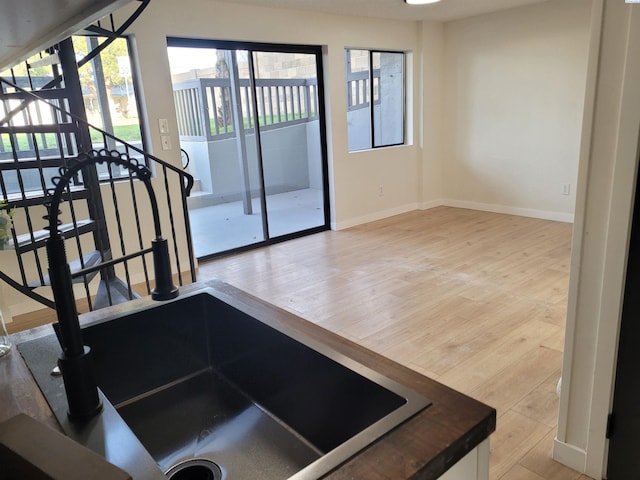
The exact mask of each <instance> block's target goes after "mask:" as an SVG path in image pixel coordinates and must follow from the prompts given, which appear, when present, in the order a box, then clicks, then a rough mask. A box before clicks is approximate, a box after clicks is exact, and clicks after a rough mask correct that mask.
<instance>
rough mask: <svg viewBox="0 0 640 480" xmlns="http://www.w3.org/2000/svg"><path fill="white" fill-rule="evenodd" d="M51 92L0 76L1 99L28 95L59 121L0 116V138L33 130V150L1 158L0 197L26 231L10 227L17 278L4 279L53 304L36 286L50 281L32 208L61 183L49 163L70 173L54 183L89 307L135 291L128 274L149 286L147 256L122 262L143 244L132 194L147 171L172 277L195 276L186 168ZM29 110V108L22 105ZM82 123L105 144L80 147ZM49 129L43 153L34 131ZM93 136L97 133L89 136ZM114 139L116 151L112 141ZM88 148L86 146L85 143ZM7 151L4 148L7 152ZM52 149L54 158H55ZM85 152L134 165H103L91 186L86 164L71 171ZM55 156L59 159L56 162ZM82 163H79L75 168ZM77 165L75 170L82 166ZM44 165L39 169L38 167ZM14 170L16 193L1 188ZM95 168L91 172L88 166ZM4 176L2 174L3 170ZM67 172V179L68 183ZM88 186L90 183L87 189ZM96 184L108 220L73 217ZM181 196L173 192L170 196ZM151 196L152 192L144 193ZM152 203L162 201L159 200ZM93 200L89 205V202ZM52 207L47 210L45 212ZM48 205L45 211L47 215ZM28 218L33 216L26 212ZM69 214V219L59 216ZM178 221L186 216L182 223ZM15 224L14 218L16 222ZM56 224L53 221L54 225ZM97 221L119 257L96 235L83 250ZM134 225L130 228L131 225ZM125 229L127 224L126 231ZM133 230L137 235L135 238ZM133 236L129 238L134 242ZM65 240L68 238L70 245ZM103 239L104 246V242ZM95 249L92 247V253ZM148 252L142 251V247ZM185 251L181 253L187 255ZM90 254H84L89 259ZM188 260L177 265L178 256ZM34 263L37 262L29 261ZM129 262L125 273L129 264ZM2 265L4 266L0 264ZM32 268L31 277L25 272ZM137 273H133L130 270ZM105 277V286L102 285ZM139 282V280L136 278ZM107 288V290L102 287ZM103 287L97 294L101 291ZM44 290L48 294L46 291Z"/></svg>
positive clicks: (140, 212)
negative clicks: (118, 267) (122, 170)
mask: <svg viewBox="0 0 640 480" xmlns="http://www.w3.org/2000/svg"><path fill="white" fill-rule="evenodd" d="M50 98H52V92H49V93H48V94H47V96H46V98H43V97H40V96H38V95H36V94H35V93H34V92H31V91H28V90H25V89H22V88H20V87H18V86H16V85H14V84H12V83H11V82H8V81H6V80H5V79H2V78H0V101H1V100H3V99H4V100H6V101H11V102H14V103H15V102H17V101H21V102H25V103H27V102H34V104H36V105H38V106H39V107H38V108H41V109H48V110H49V111H51V112H52V117H53V118H55V119H56V122H57V123H54V124H43V123H42V122H38V121H37V118H36V117H34V116H31V115H28V116H25V117H24V118H23V120H28V121H29V122H32V123H31V124H28V125H21V124H16V123H13V122H12V121H11V120H9V121H6V122H4V123H2V122H0V138H4V139H5V141H6V140H7V139H8V140H10V141H11V143H12V144H14V143H16V139H17V138H18V137H20V136H23V137H24V136H27V137H28V138H32V140H33V141H32V142H31V143H32V144H33V145H32V147H33V150H34V153H33V158H31V157H30V158H23V157H24V155H23V154H22V153H21V152H17V151H16V149H14V152H13V158H12V160H11V159H7V160H6V161H3V162H2V163H0V194H1V196H2V197H4V198H7V199H8V200H9V204H10V206H11V207H16V209H17V211H16V218H17V219H19V220H20V221H22V223H23V224H26V227H27V231H26V233H25V230H24V225H23V226H22V230H19V231H16V230H12V237H13V245H15V252H16V256H17V259H18V261H17V263H18V267H19V270H18V275H19V276H20V280H18V278H14V277H16V275H15V274H12V275H9V274H8V273H10V272H7V271H0V279H1V280H3V281H5V282H7V283H8V284H9V285H11V286H12V287H14V288H16V289H17V290H19V291H21V292H22V293H23V294H25V295H27V296H29V297H30V298H32V299H34V300H36V301H38V302H40V303H41V304H43V305H45V306H47V307H50V308H55V305H54V302H53V301H51V299H50V298H49V297H48V295H47V296H44V295H43V294H41V293H39V292H40V290H39V289H40V287H44V286H47V285H49V284H50V278H49V276H47V275H46V272H45V271H44V270H43V269H42V268H40V266H39V265H40V264H41V263H42V260H41V259H40V258H39V255H41V254H40V253H39V251H40V249H43V248H44V246H45V237H46V236H45V235H43V233H42V232H41V231H37V230H38V228H42V227H38V226H37V225H38V222H36V221H35V220H36V218H35V217H34V215H35V216H37V217H39V216H42V213H37V209H41V208H43V206H45V205H46V204H47V203H50V201H51V198H50V197H51V196H52V194H53V191H51V190H50V186H51V184H54V185H55V186H56V188H57V187H58V186H59V185H60V181H61V180H56V181H57V182H58V183H57V184H56V183H54V182H53V181H52V179H49V180H47V179H46V177H47V176H48V174H46V172H47V171H49V172H52V167H53V168H56V169H57V168H62V170H60V171H59V175H58V176H59V177H60V178H62V177H63V176H64V175H67V177H68V181H65V182H63V183H64V184H65V185H66V187H64V188H63V187H60V188H61V189H62V190H64V191H62V193H61V199H62V200H61V202H62V203H63V204H64V205H65V207H64V209H63V210H65V212H66V213H65V217H69V216H70V217H71V223H67V224H66V225H63V227H64V228H65V229H66V230H65V232H64V237H65V238H66V239H67V240H68V241H69V242H71V241H73V240H75V242H74V243H75V245H74V253H77V254H78V255H77V256H78V258H77V260H75V261H74V269H73V270H72V276H73V279H74V281H75V282H78V283H80V282H82V283H84V289H85V292H86V303H87V306H88V309H89V310H94V309H96V308H101V307H102V306H107V305H111V304H114V303H118V302H119V301H126V300H128V299H131V298H135V296H136V294H135V292H134V290H133V288H132V287H133V282H132V280H131V278H132V277H133V278H138V279H140V278H143V279H144V280H138V282H139V283H142V282H144V284H146V291H147V293H152V291H151V287H152V285H151V279H150V277H149V275H148V272H147V265H146V260H145V256H144V255H143V256H142V258H141V264H138V265H139V266H136V267H130V266H129V264H128V263H127V262H128V260H130V259H132V258H134V257H136V254H130V253H129V251H133V250H142V249H144V247H145V240H144V228H143V227H142V225H143V224H144V223H145V217H147V214H146V213H145V210H144V209H140V208H139V205H138V201H137V197H136V196H137V193H136V192H137V191H138V189H137V188H136V186H135V184H136V183H138V181H140V183H145V185H146V187H147V190H148V189H149V185H150V183H151V180H152V177H153V184H154V185H155V186H156V188H157V192H156V193H158V194H159V193H161V192H162V195H161V197H160V196H159V197H157V198H156V197H155V195H154V197H153V198H154V199H155V200H152V202H155V203H156V205H154V208H156V207H157V208H159V210H160V211H161V213H162V216H163V219H162V222H163V223H164V221H165V217H168V222H167V223H166V224H165V228H168V230H167V232H166V233H167V235H168V240H169V242H170V244H171V248H172V252H173V255H172V267H173V271H174V272H175V274H176V276H177V283H178V284H179V285H183V284H185V283H189V282H190V281H195V280H196V270H195V256H194V252H193V245H192V238H191V230H190V225H189V211H188V205H187V197H188V196H189V194H190V191H191V188H192V187H193V183H194V179H193V177H192V176H191V175H189V174H188V173H186V172H185V171H184V170H183V169H182V168H181V165H173V164H171V163H168V162H166V161H164V160H162V159H160V158H158V157H156V156H154V155H151V154H150V153H148V152H147V151H146V150H144V149H143V148H140V147H139V146H136V145H133V144H131V143H128V142H124V141H122V140H120V139H119V138H118V137H116V136H114V135H112V134H110V133H109V132H107V131H104V130H102V129H100V128H98V127H96V126H94V125H91V124H90V123H88V122H87V121H86V120H84V119H83V118H81V117H80V116H78V115H75V114H73V113H72V112H68V111H67V110H66V109H63V108H61V105H62V106H64V105H66V103H65V101H62V100H55V101H52V100H48V99H50ZM25 111H28V110H25ZM82 129H88V130H89V131H91V132H92V133H93V135H92V137H93V138H94V142H95V143H94V145H104V146H108V147H109V148H110V150H106V149H103V150H92V151H88V152H87V151H82V150H79V148H80V143H79V142H78V141H77V135H76V132H78V131H80V130H82ZM44 135H48V136H50V137H52V138H53V139H54V140H55V142H54V143H55V144H57V145H58V147H56V150H54V151H50V150H49V151H47V155H45V154H44V152H39V151H38V144H39V139H40V137H41V136H44ZM96 136H97V138H99V140H97V141H96V140H95V138H96ZM114 146H115V147H117V151H116V150H113V149H112V147H114ZM89 148H91V147H89ZM5 155H6V153H5ZM54 157H57V158H54ZM86 157H92V158H96V159H98V158H101V159H104V158H107V157H108V158H109V159H110V160H109V163H111V164H114V165H119V166H121V167H122V166H124V165H123V164H124V163H127V164H128V165H129V166H131V162H133V167H132V168H134V170H136V172H137V173H135V174H132V173H131V170H129V172H130V174H129V175H128V176H127V175H124V176H119V177H116V175H114V174H113V172H112V169H111V168H107V172H106V173H103V174H102V175H101V177H100V183H99V184H98V183H96V184H95V186H93V187H92V184H91V183H89V182H85V180H86V178H88V175H87V176H86V177H85V172H84V171H83V172H81V173H80V174H79V175H77V177H76V176H74V173H71V172H75V171H76V170H75V165H77V164H78V162H80V163H81V162H82V161H83V159H85V158H86ZM54 162H57V164H54ZM98 163H104V160H103V161H102V162H99V161H97V160H96V161H95V162H92V165H93V168H94V169H95V165H96V164H98ZM80 170H82V169H80ZM80 170H78V171H77V172H80ZM30 171H34V172H35V173H37V176H32V177H31V178H39V180H38V182H37V183H38V185H34V186H35V187H37V188H38V189H39V190H40V192H41V193H40V194H39V195H35V196H34V195H33V193H34V191H33V189H31V190H30V191H27V190H26V189H25V188H22V184H23V179H24V178H27V177H26V176H25V175H26V174H27V173H28V172H30ZM38 172H39V173H38ZM43 172H45V173H44V174H43ZM7 174H8V175H13V180H14V182H15V183H16V184H19V185H20V187H21V188H20V190H19V191H18V193H15V192H14V193H11V192H10V191H8V190H7V189H6V188H5V182H4V180H3V178H6V176H4V175H7ZM93 175H95V173H93ZM3 176H4V177H3ZM49 176H50V175H49ZM71 179H73V185H71V183H72V181H71ZM127 184H128V185H129V186H128V191H129V193H128V194H127V193H126V185H127ZM92 189H93V190H92ZM95 190H97V191H98V196H100V193H99V192H100V191H102V192H103V193H102V197H103V198H102V200H101V201H100V202H98V203H99V208H101V209H103V211H104V205H105V202H106V199H107V198H110V202H111V207H110V210H109V212H110V213H109V218H110V220H109V222H110V223H109V225H107V224H106V221H105V222H102V221H100V220H99V219H98V220H95V217H93V216H91V215H90V218H89V219H87V220H82V219H79V218H81V215H80V213H79V212H82V211H84V210H85V207H84V205H85V204H82V206H81V207H82V208H79V209H78V208H76V207H74V204H75V203H78V202H85V203H86V205H87V206H88V205H89V203H90V200H91V193H89V192H91V191H95ZM123 195H128V198H129V199H128V200H123V198H124V197H123ZM176 197H179V198H176ZM150 198H152V197H150ZM158 203H161V204H160V205H158ZM95 204H96V202H93V203H92V205H95ZM54 208H55V209H52V210H51V212H52V213H54V214H55V216H56V217H57V216H59V213H58V210H59V209H60V206H59V205H56V206H55V207H54ZM51 212H50V213H51ZM50 213H48V214H47V215H50ZM32 218H33V221H32V220H31V219H32ZM114 219H115V220H114ZM65 221H67V220H65ZM183 222H184V223H183ZM17 224H19V222H18V223H17ZM159 225H160V220H159V219H157V218H156V219H155V220H154V228H155V229H156V233H157V230H158V228H159ZM58 226H59V225H55V227H56V228H57V227H58ZM97 228H102V229H103V230H106V231H107V232H108V233H110V234H111V236H112V237H113V238H114V239H116V238H117V237H119V239H118V243H119V245H120V252H118V253H117V254H118V255H120V254H121V258H120V260H112V256H113V255H114V253H112V250H113V249H112V247H113V246H114V244H113V242H112V244H111V245H108V244H107V245H106V247H105V246H104V245H103V246H101V245H100V242H96V243H95V248H96V250H95V251H94V252H86V251H84V250H86V245H88V243H87V242H85V241H82V242H81V241H80V238H81V236H82V235H85V234H87V233H92V232H94V236H95V230H96V229H97ZM131 229H135V231H133V230H131ZM125 230H126V232H125ZM124 233H126V234H128V235H127V238H128V240H127V243H126V245H125V241H124V237H125V235H124ZM134 237H135V238H134ZM134 241H135V246H134V245H133V243H134ZM68 247H69V248H70V247H71V245H68ZM102 247H104V248H102ZM125 247H126V248H125ZM96 252H97V253H96ZM147 253H148V252H147ZM185 253H186V255H185ZM87 258H89V259H90V260H87ZM185 258H186V259H187V261H188V265H187V266H186V267H185V268H183V265H182V263H183V262H184V261H185ZM97 259H98V260H99V261H100V262H99V265H96V260H97ZM118 262H121V263H122V264H123V265H122V267H123V270H124V272H125V275H126V279H125V281H124V282H123V281H120V280H119V279H117V278H116V277H115V273H114V272H113V269H111V271H109V270H108V269H109V268H112V267H113V265H115V264H116V263H118ZM33 265H35V267H36V268H34V267H33ZM130 268H135V270H134V271H133V272H134V273H132V274H131V275H130V272H129V269H130ZM0 270H5V267H4V266H0ZM107 271H108V272H109V273H108V275H104V273H105V272H107ZM97 272H100V274H101V279H102V281H101V285H100V287H99V288H98V295H96V292H95V290H94V288H93V286H90V285H89V283H90V282H91V281H92V280H91V279H92V278H93V277H94V276H95V275H96V273H97ZM185 273H187V274H188V276H189V277H190V278H188V279H184V274H185ZM34 275H35V276H36V278H35V279H34V278H29V277H33V276H34ZM134 275H135V276H134ZM105 285H106V287H105ZM141 286H142V285H141ZM105 291H106V294H105ZM101 292H102V293H103V295H100V293H101ZM43 293H45V294H46V291H44V292H43Z"/></svg>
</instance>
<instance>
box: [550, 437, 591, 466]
mask: <svg viewBox="0 0 640 480" xmlns="http://www.w3.org/2000/svg"><path fill="white" fill-rule="evenodd" d="M553 459H554V460H555V461H556V462H559V463H562V464H563V465H566V466H567V467H569V468H573V469H574V470H576V471H578V472H580V473H584V471H585V466H586V463H587V452H586V451H584V450H582V449H581V448H578V447H576V446H575V445H569V444H568V443H564V442H562V441H560V440H558V439H557V438H555V439H554V440H553Z"/></svg>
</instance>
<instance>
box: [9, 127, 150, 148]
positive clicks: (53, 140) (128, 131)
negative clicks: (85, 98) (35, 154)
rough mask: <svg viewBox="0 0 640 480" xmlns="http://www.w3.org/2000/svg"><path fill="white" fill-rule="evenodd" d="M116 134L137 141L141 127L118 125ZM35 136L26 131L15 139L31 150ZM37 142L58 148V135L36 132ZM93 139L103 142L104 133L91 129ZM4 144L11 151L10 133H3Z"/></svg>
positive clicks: (20, 144) (20, 145)
mask: <svg viewBox="0 0 640 480" xmlns="http://www.w3.org/2000/svg"><path fill="white" fill-rule="evenodd" d="M113 131H114V135H115V136H116V137H118V138H119V139H121V140H124V141H125V142H137V141H140V138H141V137H140V127H139V126H138V124H136V123H134V124H131V125H116V126H114V127H113ZM30 137H31V139H32V140H33V137H32V136H30V135H28V134H26V133H18V134H16V135H15V141H16V142H17V144H18V150H20V151H25V150H29V141H28V139H29V138H30ZM35 137H36V143H37V144H38V147H39V148H40V149H42V148H44V146H45V142H44V141H43V137H44V140H45V141H46V146H47V148H54V149H57V148H58V144H57V135H56V134H54V133H45V134H39V133H38V134H36V135H35ZM91 141H92V142H96V143H101V142H102V134H101V133H100V132H98V131H97V130H94V129H91ZM2 145H3V147H4V150H5V151H11V140H10V139H9V136H8V135H2Z"/></svg>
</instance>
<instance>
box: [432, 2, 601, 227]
mask: <svg viewBox="0 0 640 480" xmlns="http://www.w3.org/2000/svg"><path fill="white" fill-rule="evenodd" d="M590 4H591V2H590V1H588V0H560V1H553V2H546V3H542V4H536V5H531V6H527V7H522V8H515V9H510V10H505V11H502V12H498V13H494V14H490V15H482V16H477V17H472V18H469V19H465V20H460V21H456V22H450V23H447V24H445V28H444V35H445V37H444V38H445V50H444V52H445V53H444V98H445V100H444V102H445V103H444V132H445V137H444V138H445V144H444V157H443V169H444V177H443V183H444V197H445V199H447V200H446V201H447V203H450V204H454V205H458V206H469V207H471V208H473V207H476V206H477V207H479V208H485V209H488V210H492V209H495V210H497V211H500V210H504V211H506V212H507V213H521V214H525V215H527V214H530V215H532V216H541V217H546V218H553V219H558V220H564V221H571V220H572V215H573V211H574V205H575V194H574V192H575V185H576V175H577V167H578V152H579V143H580V127H581V119H582V107H583V100H584V88H585V74H586V62H587V47H588V39H589V18H590ZM564 183H569V184H570V185H571V193H570V194H569V195H561V186H562V184H564Z"/></svg>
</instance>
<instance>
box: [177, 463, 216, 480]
mask: <svg viewBox="0 0 640 480" xmlns="http://www.w3.org/2000/svg"><path fill="white" fill-rule="evenodd" d="M165 475H166V476H167V477H168V478H169V480H221V479H222V471H221V470H220V467H218V465H216V464H215V463H213V462H211V461H209V460H204V459H197V460H187V461H186V462H182V463H179V464H177V465H174V466H173V467H171V468H170V469H169V470H168V471H167V473H165Z"/></svg>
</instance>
